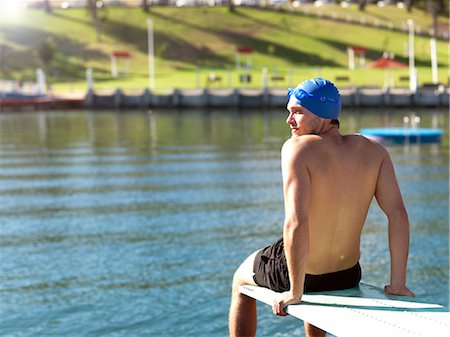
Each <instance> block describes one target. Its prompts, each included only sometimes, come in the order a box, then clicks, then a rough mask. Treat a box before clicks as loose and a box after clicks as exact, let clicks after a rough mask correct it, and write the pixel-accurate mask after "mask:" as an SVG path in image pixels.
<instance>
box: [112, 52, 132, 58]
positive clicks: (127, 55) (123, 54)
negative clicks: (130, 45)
mask: <svg viewBox="0 0 450 337" xmlns="http://www.w3.org/2000/svg"><path fill="white" fill-rule="evenodd" d="M111 55H112V56H114V57H117V58H124V59H128V58H130V57H131V54H130V53H129V52H127V51H124V50H115V51H113V52H112V53H111Z"/></svg>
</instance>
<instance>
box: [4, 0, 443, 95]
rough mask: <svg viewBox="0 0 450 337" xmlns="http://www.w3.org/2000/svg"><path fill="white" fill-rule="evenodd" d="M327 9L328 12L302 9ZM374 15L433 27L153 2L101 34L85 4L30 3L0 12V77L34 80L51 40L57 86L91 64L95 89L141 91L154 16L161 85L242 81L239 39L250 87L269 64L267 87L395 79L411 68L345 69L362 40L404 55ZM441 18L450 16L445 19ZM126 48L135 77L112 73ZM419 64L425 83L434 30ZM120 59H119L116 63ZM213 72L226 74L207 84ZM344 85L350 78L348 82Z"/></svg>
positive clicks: (77, 82)
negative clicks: (12, 12) (48, 9)
mask: <svg viewBox="0 0 450 337" xmlns="http://www.w3.org/2000/svg"><path fill="white" fill-rule="evenodd" d="M305 10H307V11H309V13H311V12H313V11H315V12H317V11H319V10H322V11H323V12H322V14H323V15H324V16H327V18H322V19H319V18H316V17H315V16H312V15H309V14H308V15H305V13H304V12H305ZM333 12H336V13H337V14H336V15H340V16H341V17H342V16H343V15H351V16H352V22H346V21H336V20H332V19H331V18H330V17H331V16H332V13H333ZM362 16H364V18H365V19H364V20H367V22H369V21H370V20H374V19H377V20H379V22H380V25H381V26H383V22H388V21H389V22H392V24H393V25H395V27H401V25H402V23H404V21H405V20H407V19H408V18H410V17H411V18H413V19H414V20H415V22H416V24H417V25H418V26H419V25H420V26H421V27H428V26H430V25H431V18H430V16H429V15H426V14H425V13H423V12H421V11H418V10H414V11H413V13H412V15H410V14H409V13H407V12H406V11H405V10H402V9H398V8H396V7H394V6H391V7H389V8H378V7H376V6H368V7H367V10H366V11H365V12H364V13H361V12H359V11H358V10H357V8H356V6H350V7H349V8H346V9H344V8H341V7H338V6H327V7H321V8H315V7H313V6H309V7H303V6H302V7H301V8H299V9H296V11H294V12H279V11H278V12H277V11H269V10H259V9H252V8H238V9H237V11H236V13H230V12H229V11H228V9H227V8H226V7H215V8H210V7H200V8H198V7H197V8H194V7H191V8H189V7H187V8H172V7H154V8H152V10H151V12H150V13H149V14H146V13H144V12H143V11H142V10H140V9H138V8H122V9H120V8H108V9H107V12H106V14H104V18H105V20H104V21H103V23H102V34H101V41H100V42H98V41H97V40H96V34H95V29H94V26H93V24H92V20H91V18H90V16H89V13H88V12H87V11H86V10H85V9H70V10H56V11H55V12H54V13H53V14H47V13H45V12H44V11H43V10H26V11H23V12H22V14H21V16H20V17H15V18H3V20H2V22H1V30H0V44H1V45H2V49H1V52H2V62H1V64H0V65H1V70H2V72H1V73H2V78H4V79H18V78H21V79H24V80H33V79H34V73H35V69H36V67H38V66H42V64H41V63H40V61H39V58H38V57H37V53H36V49H37V47H38V46H39V44H40V43H42V42H41V41H43V40H44V39H50V40H51V41H52V43H53V45H54V46H55V54H54V58H53V60H52V62H51V63H50V65H49V66H48V67H45V68H46V70H47V76H48V80H49V82H51V83H52V85H53V87H54V88H55V89H56V90H68V89H71V90H84V89H85V85H86V84H85V82H86V81H85V72H86V68H88V67H90V68H92V69H93V70H94V78H95V88H96V89H115V88H123V89H124V90H133V91H135V90H137V91H139V90H143V88H145V87H147V86H148V56H147V55H148V54H147V26H146V19H147V18H151V19H152V20H153V24H154V37H155V56H156V59H155V66H156V78H155V82H156V87H157V88H158V89H161V90H163V89H165V88H172V87H178V88H197V87H205V86H207V85H208V86H210V87H228V86H234V87H241V86H246V85H247V84H245V83H241V82H240V81H239V77H240V75H242V74H243V72H244V71H243V70H237V69H236V52H235V51H236V47H238V46H249V47H251V48H252V49H253V51H254V52H253V53H252V54H251V57H247V56H243V57H242V58H241V61H242V63H246V62H247V61H249V62H251V69H250V74H251V77H252V81H251V83H250V84H248V85H249V86H251V87H261V86H262V85H263V76H262V73H263V68H267V71H268V75H269V77H270V78H272V77H278V78H280V79H279V80H278V81H270V82H269V84H270V86H277V87H283V88H285V87H286V86H292V85H295V84H296V83H298V82H299V81H302V80H304V79H306V78H309V77H313V76H323V77H327V78H330V79H336V77H342V76H346V77H348V78H349V79H350V81H351V82H352V84H356V85H383V84H384V81H385V80H386V78H387V77H390V78H394V79H395V83H396V85H407V83H404V82H401V81H399V79H400V77H404V76H407V75H408V69H407V68H405V69H399V70H390V71H385V70H377V69H369V68H364V69H356V70H353V71H350V70H348V69H347V52H346V50H347V47H348V46H350V45H358V46H362V47H365V48H366V49H367V55H366V57H367V63H368V62H370V61H372V60H375V59H377V58H378V57H380V56H381V55H382V53H383V51H389V52H391V53H394V54H395V55H396V58H397V59H399V60H400V61H403V62H405V63H407V62H408V59H407V55H406V51H407V42H408V35H407V33H405V32H400V31H393V30H389V29H377V28H374V27H369V26H362V25H359V24H355V22H356V21H357V22H360V21H361V17H362ZM440 22H441V23H448V19H446V18H440ZM437 49H438V62H439V80H440V82H444V83H447V80H448V77H449V70H448V69H449V58H450V57H449V47H448V42H446V41H444V40H438V44H437ZM114 50H127V51H129V52H130V53H132V56H133V57H132V60H131V65H130V75H129V76H127V77H120V78H118V79H114V78H112V77H111V73H110V57H109V55H110V53H111V52H112V51H114ZM415 51H416V66H417V67H418V72H419V82H420V83H424V82H430V81H431V68H430V55H429V38H427V37H422V36H416V38H415ZM119 66H120V65H119ZM210 73H214V74H215V75H216V76H217V77H220V81H217V82H215V83H209V84H208V83H207V78H208V75H209V74H210ZM339 84H341V85H348V84H350V83H348V81H342V83H339Z"/></svg>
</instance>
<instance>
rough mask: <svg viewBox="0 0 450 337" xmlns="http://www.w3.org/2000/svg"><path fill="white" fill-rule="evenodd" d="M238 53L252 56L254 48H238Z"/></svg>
mask: <svg viewBox="0 0 450 337" xmlns="http://www.w3.org/2000/svg"><path fill="white" fill-rule="evenodd" d="M236 51H237V52H238V53H239V54H251V53H253V48H252V47H238V48H236Z"/></svg>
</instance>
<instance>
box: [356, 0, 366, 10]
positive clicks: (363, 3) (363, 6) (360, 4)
mask: <svg viewBox="0 0 450 337" xmlns="http://www.w3.org/2000/svg"><path fill="white" fill-rule="evenodd" d="M366 5H367V0H358V8H359V10H360V11H364V10H365V9H366Z"/></svg>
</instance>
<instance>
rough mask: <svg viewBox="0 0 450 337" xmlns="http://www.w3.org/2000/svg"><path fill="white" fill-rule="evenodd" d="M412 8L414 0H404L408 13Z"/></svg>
mask: <svg viewBox="0 0 450 337" xmlns="http://www.w3.org/2000/svg"><path fill="white" fill-rule="evenodd" d="M413 6H414V0H406V10H407V11H408V13H411V12H412V8H413Z"/></svg>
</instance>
